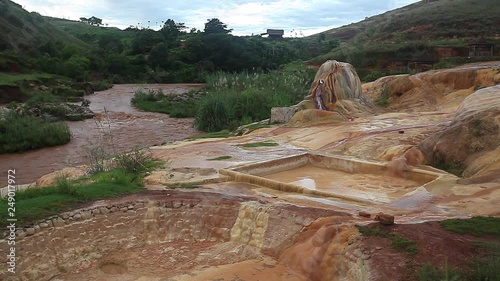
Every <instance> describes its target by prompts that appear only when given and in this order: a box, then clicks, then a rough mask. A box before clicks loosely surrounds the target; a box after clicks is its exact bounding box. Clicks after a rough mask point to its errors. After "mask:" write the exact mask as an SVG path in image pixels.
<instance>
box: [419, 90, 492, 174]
mask: <svg viewBox="0 0 500 281" xmlns="http://www.w3.org/2000/svg"><path fill="white" fill-rule="evenodd" d="M499 146H500V85H499V86H494V87H489V88H485V89H481V90H479V91H476V92H475V93H474V94H472V95H470V96H468V97H467V98H466V99H465V100H464V101H463V103H462V104H461V105H460V107H459V108H458V110H457V112H456V113H455V116H454V118H453V120H452V122H451V123H450V124H449V125H448V126H447V127H446V128H444V129H443V130H442V131H440V132H438V133H436V134H434V135H432V136H430V137H429V138H427V139H426V140H424V141H423V142H422V143H421V144H420V145H419V148H420V150H421V151H422V152H423V153H424V155H425V157H426V159H427V161H428V162H429V163H431V164H433V165H434V166H437V167H439V168H442V169H448V170H452V171H455V172H457V173H460V174H462V176H464V177H472V176H479V175H482V176H485V175H486V174H490V173H497V175H498V172H499V171H498V170H497V169H498V168H500V167H499V166H500V165H499V162H500V159H499V158H498V155H499Z"/></svg>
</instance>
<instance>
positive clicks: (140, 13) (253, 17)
mask: <svg viewBox="0 0 500 281" xmlns="http://www.w3.org/2000/svg"><path fill="white" fill-rule="evenodd" d="M15 2H17V3H19V4H21V5H22V6H24V8H25V9H27V10H28V11H36V12H38V13H40V14H42V15H47V16H53V17H60V18H66V19H72V20H78V19H79V18H80V17H90V16H96V17H99V18H102V19H103V22H104V23H108V24H109V25H110V26H116V27H119V28H126V27H128V26H130V25H134V26H135V25H138V24H140V25H142V26H148V25H149V26H150V27H151V28H157V27H159V26H160V25H161V22H162V21H165V20H167V19H169V18H170V19H173V20H175V21H176V22H183V23H185V24H186V26H188V27H189V28H193V27H194V28H197V29H203V28H204V24H205V23H206V22H207V19H211V18H218V19H220V20H221V21H222V22H223V23H225V24H227V25H228V28H231V29H233V34H235V35H250V34H252V33H255V34H256V33H261V32H264V31H265V30H266V29H267V28H276V29H284V30H285V34H286V35H288V34H289V33H290V31H291V30H294V32H302V34H304V35H309V34H314V33H318V32H321V31H324V30H327V29H330V28H334V27H338V26H342V25H345V24H349V23H353V22H357V21H360V20H362V19H364V18H365V17H369V16H373V15H376V14H380V13H383V12H385V11H388V10H391V9H395V8H399V7H402V6H405V5H408V4H411V3H415V2H418V0H386V1H373V0H235V1H229V0H221V1H202V0H191V1H185V0H182V1H181V0H171V1H168V2H167V1H158V0H121V1H116V0H100V1H99V0H15ZM148 21H149V23H148ZM298 34H299V33H298Z"/></svg>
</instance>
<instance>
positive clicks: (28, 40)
mask: <svg viewBox="0 0 500 281" xmlns="http://www.w3.org/2000/svg"><path fill="white" fill-rule="evenodd" d="M0 34H2V36H0V51H4V50H8V49H15V50H23V51H29V50H31V49H33V48H35V47H36V46H39V45H40V44H42V43H44V42H46V41H60V42H63V43H71V44H75V45H79V46H83V45H85V44H84V43H83V42H82V41H81V40H79V39H77V38H75V37H74V36H72V35H70V34H68V33H66V32H64V31H62V30H60V29H58V28H56V27H54V26H53V25H52V24H50V23H49V22H48V21H47V20H46V19H45V18H44V17H42V16H41V15H40V14H38V13H34V12H33V13H29V12H27V11H26V10H24V9H23V8H22V7H21V6H20V5H18V4H16V3H14V2H12V1H9V0H0Z"/></svg>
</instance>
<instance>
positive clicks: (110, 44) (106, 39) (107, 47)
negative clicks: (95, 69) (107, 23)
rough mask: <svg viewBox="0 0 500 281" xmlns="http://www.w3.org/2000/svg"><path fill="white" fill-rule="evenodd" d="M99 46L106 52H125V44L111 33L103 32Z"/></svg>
mask: <svg viewBox="0 0 500 281" xmlns="http://www.w3.org/2000/svg"><path fill="white" fill-rule="evenodd" d="M97 44H98V45H99V48H100V49H102V50H103V51H104V52H106V53H108V52H116V53H121V52H123V44H122V42H121V41H120V39H118V38H117V37H115V36H113V35H111V34H103V35H101V36H99V40H98V41H97Z"/></svg>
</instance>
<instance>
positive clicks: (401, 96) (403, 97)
mask: <svg viewBox="0 0 500 281" xmlns="http://www.w3.org/2000/svg"><path fill="white" fill-rule="evenodd" d="M499 83H500V62H491V63H484V64H476V65H464V66H460V67H456V68H451V69H443V70H432V71H428V72H423V73H418V74H415V75H409V74H404V75H393V76H386V77H382V78H380V79H378V80H376V81H374V82H371V83H366V84H364V85H363V92H364V93H365V94H366V95H367V96H368V97H369V98H371V99H372V100H374V101H376V100H378V99H381V98H382V97H383V98H385V99H387V102H388V104H389V108H390V109H398V110H402V109H404V110H409V111H421V110H441V111H442V110H444V111H448V112H453V111H455V110H456V109H457V108H458V106H459V105H460V104H461V102H462V101H463V100H464V99H465V98H466V97H467V96H469V95H471V94H472V93H473V92H474V91H475V90H476V89H479V88H482V87H490V86H494V85H496V84H499Z"/></svg>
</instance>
